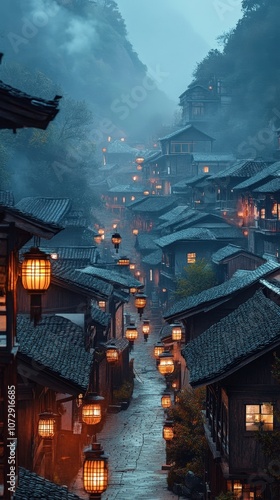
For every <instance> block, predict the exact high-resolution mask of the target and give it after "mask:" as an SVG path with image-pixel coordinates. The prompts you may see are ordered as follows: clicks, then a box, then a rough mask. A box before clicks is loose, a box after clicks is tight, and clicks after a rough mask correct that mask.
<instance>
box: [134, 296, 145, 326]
mask: <svg viewBox="0 0 280 500" xmlns="http://www.w3.org/2000/svg"><path fill="white" fill-rule="evenodd" d="M146 304H147V295H145V294H144V293H142V292H139V293H136V295H135V300H134V305H135V307H136V308H137V312H138V314H139V316H140V319H141V317H142V314H143V311H144V309H145V306H146Z"/></svg>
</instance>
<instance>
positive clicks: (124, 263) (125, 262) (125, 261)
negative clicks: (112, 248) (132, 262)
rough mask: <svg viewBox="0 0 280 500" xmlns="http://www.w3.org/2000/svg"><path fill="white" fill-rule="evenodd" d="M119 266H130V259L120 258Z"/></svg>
mask: <svg viewBox="0 0 280 500" xmlns="http://www.w3.org/2000/svg"><path fill="white" fill-rule="evenodd" d="M118 266H129V258H128V257H120V259H119V260H118Z"/></svg>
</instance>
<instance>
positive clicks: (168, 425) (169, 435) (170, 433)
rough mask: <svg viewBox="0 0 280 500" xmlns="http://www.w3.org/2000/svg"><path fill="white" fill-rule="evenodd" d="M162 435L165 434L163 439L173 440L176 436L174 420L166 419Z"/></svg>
mask: <svg viewBox="0 0 280 500" xmlns="http://www.w3.org/2000/svg"><path fill="white" fill-rule="evenodd" d="M162 436H163V439H165V441H172V439H173V438H174V430H173V422H172V420H166V422H165V424H164V426H163V431H162Z"/></svg>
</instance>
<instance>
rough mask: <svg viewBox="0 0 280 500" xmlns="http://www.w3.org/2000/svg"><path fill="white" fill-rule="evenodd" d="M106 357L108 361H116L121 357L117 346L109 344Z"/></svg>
mask: <svg viewBox="0 0 280 500" xmlns="http://www.w3.org/2000/svg"><path fill="white" fill-rule="evenodd" d="M106 359H107V361H108V363H116V362H117V361H118V359H119V352H118V350H117V348H116V347H114V346H108V347H107V349H106Z"/></svg>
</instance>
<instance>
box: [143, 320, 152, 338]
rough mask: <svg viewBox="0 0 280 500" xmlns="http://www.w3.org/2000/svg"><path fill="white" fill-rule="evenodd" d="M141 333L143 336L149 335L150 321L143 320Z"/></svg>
mask: <svg viewBox="0 0 280 500" xmlns="http://www.w3.org/2000/svg"><path fill="white" fill-rule="evenodd" d="M142 332H143V333H144V335H145V334H147V335H148V334H149V333H150V320H149V319H144V321H143V326H142Z"/></svg>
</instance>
